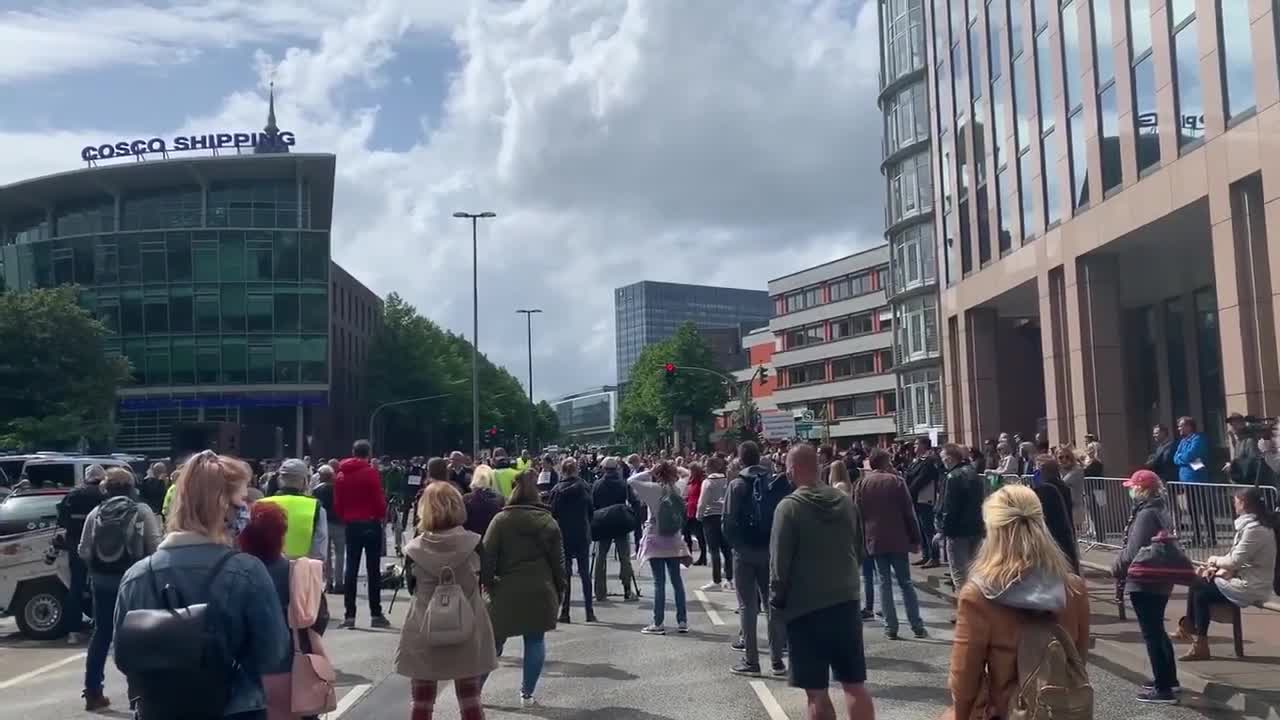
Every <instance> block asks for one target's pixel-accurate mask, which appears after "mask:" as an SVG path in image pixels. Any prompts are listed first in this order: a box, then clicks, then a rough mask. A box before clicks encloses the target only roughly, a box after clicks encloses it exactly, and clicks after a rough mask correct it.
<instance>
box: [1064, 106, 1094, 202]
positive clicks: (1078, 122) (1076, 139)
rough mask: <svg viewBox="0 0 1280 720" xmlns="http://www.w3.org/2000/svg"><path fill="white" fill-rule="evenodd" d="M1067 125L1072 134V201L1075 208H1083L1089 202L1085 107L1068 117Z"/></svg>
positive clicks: (1070, 139)
mask: <svg viewBox="0 0 1280 720" xmlns="http://www.w3.org/2000/svg"><path fill="white" fill-rule="evenodd" d="M1067 127H1068V129H1069V130H1070V135H1071V136H1070V137H1069V138H1068V139H1067V142H1069V143H1070V145H1071V146H1070V149H1069V151H1070V153H1071V201H1072V203H1073V205H1072V206H1073V207H1074V208H1081V207H1084V206H1085V205H1088V204H1089V160H1088V155H1087V154H1086V152H1085V140H1084V110H1083V109H1080V110H1076V111H1075V113H1074V114H1072V115H1071V117H1070V118H1068V121H1067Z"/></svg>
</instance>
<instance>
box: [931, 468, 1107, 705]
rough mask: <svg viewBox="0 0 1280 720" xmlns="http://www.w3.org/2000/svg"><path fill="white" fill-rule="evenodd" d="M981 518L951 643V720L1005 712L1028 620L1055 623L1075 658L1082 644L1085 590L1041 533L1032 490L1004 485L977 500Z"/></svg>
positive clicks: (1041, 523) (1084, 640) (1086, 615)
mask: <svg viewBox="0 0 1280 720" xmlns="http://www.w3.org/2000/svg"><path fill="white" fill-rule="evenodd" d="M982 520H983V524H984V525H985V526H986V538H985V540H983V543H982V546H981V548H980V549H979V550H978V555H977V557H975V558H974V560H973V564H972V565H971V566H970V568H969V581H968V582H967V583H966V584H965V585H964V587H963V588H961V590H960V594H959V597H958V601H957V608H956V634H955V641H954V642H953V644H952V646H951V674H950V681H949V685H950V688H951V701H952V705H953V712H954V717H955V718H957V720H969V719H970V718H981V719H982V720H986V719H987V718H993V717H1004V716H1005V714H1006V712H1007V711H1008V708H1009V701H1010V699H1011V698H1013V697H1014V695H1015V694H1016V692H1017V685H1018V641H1019V639H1020V637H1021V634H1022V630H1023V629H1024V628H1026V627H1027V626H1028V625H1029V624H1030V623H1032V622H1036V621H1037V620H1040V619H1043V620H1049V621H1052V622H1054V623H1056V624H1057V625H1059V626H1060V627H1061V628H1062V629H1063V630H1064V631H1065V632H1066V634H1067V635H1068V636H1069V637H1070V639H1071V640H1072V641H1073V642H1074V643H1075V648H1076V650H1077V652H1079V653H1080V656H1081V658H1083V657H1084V656H1085V655H1086V654H1087V652H1088V647H1089V595H1088V590H1087V588H1086V586H1085V582H1084V580H1082V579H1081V578H1080V577H1079V576H1077V575H1075V574H1074V573H1072V572H1071V565H1070V563H1068V562H1067V558H1066V556H1064V555H1063V554H1062V551H1061V550H1060V549H1059V548H1058V545H1057V543H1055V542H1054V540H1053V537H1052V536H1051V535H1050V534H1049V530H1048V528H1047V527H1046V526H1045V523H1044V512H1043V510H1042V509H1041V507H1040V500H1039V499H1038V498H1037V497H1036V494H1035V493H1034V492H1032V491H1031V489H1030V488H1027V487H1023V486H1021V485H1006V486H1004V487H1002V488H1000V489H999V490H997V491H996V492H995V493H993V494H992V495H991V496H990V497H988V498H987V499H986V501H985V502H984V503H983V504H982ZM984 686H985V690H986V693H985V695H984V693H983V692H982V690H983V688H984Z"/></svg>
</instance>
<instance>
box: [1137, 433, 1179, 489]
mask: <svg viewBox="0 0 1280 720" xmlns="http://www.w3.org/2000/svg"><path fill="white" fill-rule="evenodd" d="M1151 443H1152V445H1154V447H1155V449H1154V450H1152V451H1151V454H1150V455H1149V456H1147V462H1146V463H1144V464H1143V467H1145V468H1146V469H1148V470H1150V471H1151V472H1153V473H1155V474H1156V476H1157V477H1159V478H1160V480H1161V481H1162V482H1164V483H1165V484H1168V483H1171V482H1177V481H1178V466H1177V465H1175V464H1174V462H1173V454H1174V453H1175V452H1177V451H1178V443H1176V442H1174V439H1173V436H1172V435H1170V434H1169V428H1167V427H1165V426H1164V425H1156V426H1155V427H1154V428H1152V429H1151Z"/></svg>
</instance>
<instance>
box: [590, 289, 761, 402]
mask: <svg viewBox="0 0 1280 720" xmlns="http://www.w3.org/2000/svg"><path fill="white" fill-rule="evenodd" d="M613 311H614V332H615V333H616V336H615V337H616V346H617V363H618V384H619V385H623V384H625V383H626V382H627V381H628V380H629V379H630V378H631V366H632V365H635V362H636V360H637V359H638V358H639V357H640V352H641V351H642V350H644V349H645V347H647V346H649V345H652V344H653V343H657V342H662V341H663V340H666V339H667V338H669V337H671V336H672V335H674V334H675V332H676V328H678V327H680V326H681V325H683V324H684V323H686V322H690V321H692V322H693V324H694V325H696V326H697V327H699V328H742V327H745V328H747V330H748V331H749V330H750V329H752V328H757V327H760V326H762V325H768V324H769V318H771V317H772V316H773V301H772V300H770V299H769V293H767V292H765V291H763V290H740V289H737V288H723V287H710V286H707V285H683V284H678V283H664V282H652V281H649V280H646V281H643V282H638V283H635V284H633V285H627V286H626V287H621V288H618V289H617V290H615V291H614V293H613ZM743 334H744V335H745V334H746V331H744V332H743Z"/></svg>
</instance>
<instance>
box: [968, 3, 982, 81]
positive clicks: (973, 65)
mask: <svg viewBox="0 0 1280 720" xmlns="http://www.w3.org/2000/svg"><path fill="white" fill-rule="evenodd" d="M980 1H981V0H974V1H973V4H974V5H977V4H978V3H979V2H980ZM981 38H982V32H981V30H979V28H978V23H976V22H975V23H973V24H972V25H970V26H969V89H970V92H972V93H973V99H974V100H977V99H978V98H980V97H982V79H981V77H980V76H979V72H980V71H981V68H982V64H981V63H980V62H979V58H980V57H981V53H982V40H981Z"/></svg>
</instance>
